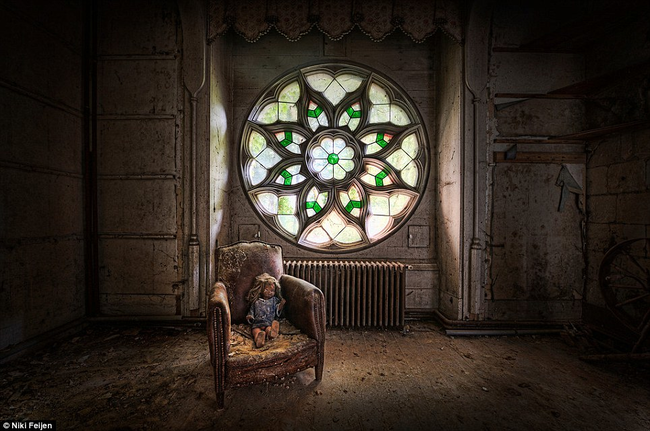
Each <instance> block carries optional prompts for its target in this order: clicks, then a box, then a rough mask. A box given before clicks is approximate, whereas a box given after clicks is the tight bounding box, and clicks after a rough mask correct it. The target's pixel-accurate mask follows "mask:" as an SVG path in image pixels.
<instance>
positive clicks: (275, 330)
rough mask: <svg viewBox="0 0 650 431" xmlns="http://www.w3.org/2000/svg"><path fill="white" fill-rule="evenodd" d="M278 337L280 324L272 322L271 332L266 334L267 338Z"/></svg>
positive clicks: (275, 321)
mask: <svg viewBox="0 0 650 431" xmlns="http://www.w3.org/2000/svg"><path fill="white" fill-rule="evenodd" d="M278 335H280V322H278V321H277V320H274V321H273V323H271V331H270V333H269V334H268V336H269V338H271V339H273V338H275V337H277V336H278Z"/></svg>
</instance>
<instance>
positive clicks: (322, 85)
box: [240, 63, 429, 252]
mask: <svg viewBox="0 0 650 431" xmlns="http://www.w3.org/2000/svg"><path fill="white" fill-rule="evenodd" d="M428 148H429V145H428V142H427V139H426V133H425V131H424V127H423V125H422V121H421V118H420V115H419V113H418V112H417V110H416V109H415V107H414V105H413V103H412V102H411V100H410V99H409V98H408V97H407V96H406V94H405V93H404V92H403V91H402V90H401V89H399V88H397V86H396V85H395V84H393V83H391V81H389V80H388V79H386V78H385V77H382V76H381V75H380V74H378V73H376V72H372V71H369V70H366V69H364V68H361V67H359V66H356V65H348V64H340V63H337V64H320V65H317V66H309V67H305V68H302V69H300V70H297V71H292V72H290V73H288V74H286V75H284V76H283V77H281V78H280V79H278V80H277V81H276V82H275V83H274V84H273V85H272V86H271V87H269V88H268V89H267V90H266V91H264V93H263V94H262V95H261V97H259V98H258V100H257V102H256V103H255V106H254V107H253V109H252V110H251V112H250V114H249V116H248V118H247V120H246V123H245V124H244V128H243V133H242V139H241V148H240V166H241V179H242V185H243V189H244V191H245V192H246V194H247V195H248V198H249V200H250V202H251V204H252V205H253V207H254V208H255V210H256V212H257V213H258V215H259V216H260V217H261V218H262V219H263V220H264V221H265V223H266V224H267V225H268V226H270V227H271V229H273V230H274V231H275V232H276V233H277V234H279V235H281V236H282V237H284V238H286V239H287V240H289V241H291V242H293V243H295V244H297V245H300V246H303V247H306V248H309V249H314V250H318V251H335V252H342V251H343V252H344V251H353V250H359V249H361V248H366V247H369V246H371V245H373V244H376V243H378V242H379V241H381V240H383V239H385V238H387V237H388V236H390V234H391V233H393V232H394V231H395V230H397V229H398V228H399V227H400V226H401V225H403V224H404V222H405V221H406V220H407V219H408V217H409V216H410V215H411V214H412V213H413V211H414V210H415V207H416V205H417V203H418V202H419V200H420V198H421V196H422V194H423V192H424V188H425V186H426V182H427V176H428V166H429V165H428V160H429V151H428Z"/></svg>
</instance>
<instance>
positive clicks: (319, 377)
mask: <svg viewBox="0 0 650 431" xmlns="http://www.w3.org/2000/svg"><path fill="white" fill-rule="evenodd" d="M314 374H315V375H316V380H317V381H319V382H320V381H321V380H322V379H323V361H318V363H317V364H316V366H315V367H314Z"/></svg>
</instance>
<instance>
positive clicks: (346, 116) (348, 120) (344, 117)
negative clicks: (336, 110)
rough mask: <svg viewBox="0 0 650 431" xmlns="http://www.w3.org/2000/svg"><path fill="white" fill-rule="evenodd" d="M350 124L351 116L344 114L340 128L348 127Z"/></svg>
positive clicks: (340, 121) (340, 119) (340, 120)
mask: <svg viewBox="0 0 650 431" xmlns="http://www.w3.org/2000/svg"><path fill="white" fill-rule="evenodd" d="M349 122H350V116H349V115H348V113H347V112H344V113H343V114H341V118H339V127H343V126H347V125H348V123H349Z"/></svg>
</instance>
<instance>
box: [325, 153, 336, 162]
mask: <svg viewBox="0 0 650 431" xmlns="http://www.w3.org/2000/svg"><path fill="white" fill-rule="evenodd" d="M327 161H328V162H329V163H330V164H331V165H335V164H337V163H338V162H339V156H338V155H337V154H334V153H332V154H330V155H329V156H327Z"/></svg>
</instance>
